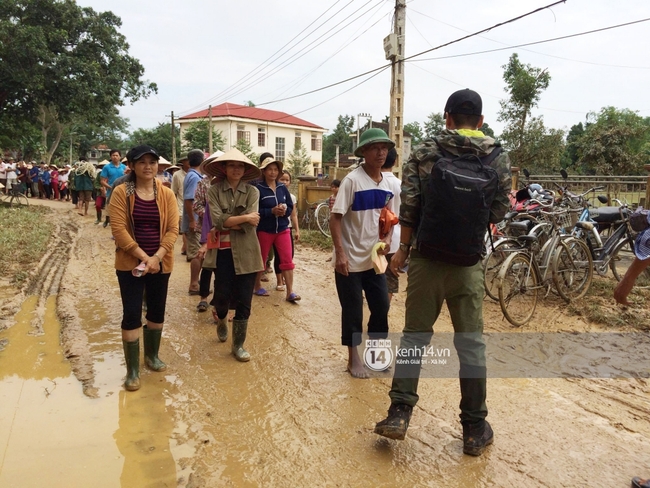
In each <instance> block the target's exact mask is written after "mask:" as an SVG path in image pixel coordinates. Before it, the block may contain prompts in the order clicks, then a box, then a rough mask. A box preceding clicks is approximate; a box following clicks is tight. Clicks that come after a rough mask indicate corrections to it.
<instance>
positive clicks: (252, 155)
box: [215, 139, 260, 164]
mask: <svg viewBox="0 0 650 488" xmlns="http://www.w3.org/2000/svg"><path fill="white" fill-rule="evenodd" d="M215 147H216V146H215ZM233 147H235V148H237V149H239V150H240V151H241V152H243V153H244V155H245V156H246V157H247V158H248V159H250V160H251V161H252V162H253V163H255V164H257V162H258V161H259V158H260V155H259V154H257V153H256V152H255V151H253V147H252V146H251V145H250V143H249V142H247V141H246V139H239V140H238V141H237V143H236V144H235V145H234V146H233Z"/></svg>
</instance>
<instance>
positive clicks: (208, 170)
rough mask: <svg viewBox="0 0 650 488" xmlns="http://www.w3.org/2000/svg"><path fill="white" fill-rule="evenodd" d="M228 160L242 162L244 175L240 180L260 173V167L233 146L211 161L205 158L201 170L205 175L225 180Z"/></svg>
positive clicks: (249, 178) (257, 175)
mask: <svg viewBox="0 0 650 488" xmlns="http://www.w3.org/2000/svg"><path fill="white" fill-rule="evenodd" d="M208 159H209V158H208ZM228 161H237V162H238V163H244V176H242V181H251V180H255V179H257V178H259V177H260V175H261V174H262V172H261V171H260V169H259V168H258V167H257V166H256V165H255V164H254V163H253V162H252V161H251V160H250V159H248V158H247V157H246V155H245V154H244V153H242V152H241V151H240V150H239V149H236V148H234V147H233V148H232V149H230V150H229V151H226V152H225V153H223V154H222V155H221V156H219V157H217V158H215V159H213V160H211V161H207V160H206V162H205V164H204V165H203V172H204V173H205V174H207V175H210V176H214V177H215V178H216V179H217V180H218V181H222V180H225V179H226V163H227V162H228Z"/></svg>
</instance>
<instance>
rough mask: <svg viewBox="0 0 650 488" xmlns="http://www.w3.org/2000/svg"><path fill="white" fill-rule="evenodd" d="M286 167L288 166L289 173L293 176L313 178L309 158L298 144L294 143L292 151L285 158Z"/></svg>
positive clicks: (304, 149)
mask: <svg viewBox="0 0 650 488" xmlns="http://www.w3.org/2000/svg"><path fill="white" fill-rule="evenodd" d="M286 166H288V169H289V172H290V173H291V174H292V175H293V176H300V175H305V174H308V175H309V176H313V173H314V171H313V165H312V162H311V156H309V153H308V152H307V148H305V146H304V144H302V143H300V142H296V144H295V145H294V147H293V151H291V152H290V153H289V155H288V156H287V160H286Z"/></svg>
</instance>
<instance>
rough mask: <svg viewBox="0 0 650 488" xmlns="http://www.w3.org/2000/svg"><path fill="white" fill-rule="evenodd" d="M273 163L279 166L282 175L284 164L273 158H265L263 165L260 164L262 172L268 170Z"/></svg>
mask: <svg viewBox="0 0 650 488" xmlns="http://www.w3.org/2000/svg"><path fill="white" fill-rule="evenodd" d="M273 163H275V164H277V165H278V170H279V171H280V173H282V166H283V165H282V162H281V161H278V160H276V159H273V157H267V158H265V159H264V161H262V164H260V169H261V170H262V171H264V170H265V169H266V168H267V166H268V165H269V164H273Z"/></svg>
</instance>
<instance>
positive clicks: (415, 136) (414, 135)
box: [404, 122, 424, 147]
mask: <svg viewBox="0 0 650 488" xmlns="http://www.w3.org/2000/svg"><path fill="white" fill-rule="evenodd" d="M404 130H405V131H406V132H408V133H409V134H411V147H415V146H417V145H418V144H420V143H421V142H422V139H424V132H422V127H421V126H420V123H419V122H409V123H408V124H404Z"/></svg>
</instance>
